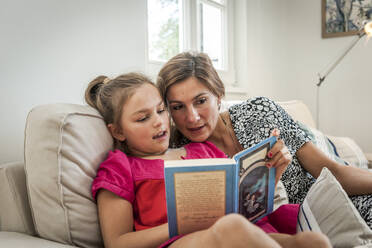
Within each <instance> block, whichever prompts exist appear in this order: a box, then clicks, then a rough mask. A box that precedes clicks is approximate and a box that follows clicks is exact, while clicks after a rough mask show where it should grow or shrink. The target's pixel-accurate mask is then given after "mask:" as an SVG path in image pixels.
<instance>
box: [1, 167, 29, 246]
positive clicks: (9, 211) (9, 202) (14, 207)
mask: <svg viewBox="0 0 372 248" xmlns="http://www.w3.org/2000/svg"><path fill="white" fill-rule="evenodd" d="M0 199H1V200H0V209H1V211H0V231H8V232H21V233H26V234H30V235H33V234H35V227H34V224H33V221H32V217H31V209H30V204H29V201H28V196H27V188H26V176H25V170H24V166H23V163H22V162H16V163H7V164H2V165H0ZM9 247H10V246H9Z"/></svg>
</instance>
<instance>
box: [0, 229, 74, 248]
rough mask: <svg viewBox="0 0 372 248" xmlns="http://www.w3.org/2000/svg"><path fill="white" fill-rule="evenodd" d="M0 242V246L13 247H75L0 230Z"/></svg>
mask: <svg viewBox="0 0 372 248" xmlns="http://www.w3.org/2000/svg"><path fill="white" fill-rule="evenodd" d="M0 243H1V247H13V248H21V247H27V248H75V247H76V246H70V245H65V244H60V243H57V242H54V241H50V240H46V239H41V238H38V237H34V236H31V235H27V234H23V233H17V232H0Z"/></svg>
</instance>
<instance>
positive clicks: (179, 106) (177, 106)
mask: <svg viewBox="0 0 372 248" xmlns="http://www.w3.org/2000/svg"><path fill="white" fill-rule="evenodd" d="M181 108H182V105H181V104H179V105H173V106H172V110H180V109H181Z"/></svg>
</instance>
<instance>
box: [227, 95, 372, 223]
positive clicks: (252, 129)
mask: <svg viewBox="0 0 372 248" xmlns="http://www.w3.org/2000/svg"><path fill="white" fill-rule="evenodd" d="M229 114H230V119H231V122H232V125H233V128H234V131H235V134H236V137H237V139H238V141H239V143H240V144H241V145H242V147H244V148H248V147H251V146H253V145H255V144H258V143H259V142H260V141H262V140H263V139H265V138H267V137H269V136H270V134H271V131H272V130H273V129H274V128H278V129H279V130H280V138H281V139H282V140H283V141H284V143H285V145H286V146H287V147H288V150H289V152H290V153H291V155H292V162H291V163H290V164H289V166H288V167H287V169H286V171H285V172H284V173H283V175H282V181H283V184H284V186H285V188H286V191H287V194H288V198H289V203H299V204H301V203H302V202H303V201H304V199H305V196H306V194H307V192H308V191H309V189H310V187H311V185H312V184H313V183H314V182H315V178H314V177H313V176H312V175H310V173H308V172H307V171H306V170H305V169H304V168H303V167H302V166H301V164H300V163H299V161H298V158H297V156H296V152H297V150H298V149H299V148H300V147H301V146H302V145H304V144H305V143H306V142H308V141H310V138H309V136H307V134H306V133H305V132H304V131H303V130H302V129H301V128H300V127H299V126H298V124H297V123H296V122H295V121H294V120H293V119H292V118H291V117H290V116H289V115H288V114H287V112H285V110H284V109H283V108H282V107H280V106H279V105H278V104H276V103H275V102H273V101H272V100H270V99H268V98H264V97H257V98H253V99H249V100H248V101H246V102H243V103H241V104H237V105H234V106H231V107H230V108H229ZM350 199H351V200H352V202H353V204H354V205H355V207H356V208H357V209H358V211H359V213H360V215H361V216H362V218H363V219H364V220H365V221H366V223H367V224H368V226H369V227H370V228H371V229H372V194H371V195H361V196H352V197H350Z"/></svg>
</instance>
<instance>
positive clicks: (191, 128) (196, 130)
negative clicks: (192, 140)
mask: <svg viewBox="0 0 372 248" xmlns="http://www.w3.org/2000/svg"><path fill="white" fill-rule="evenodd" d="M203 127H205V125H203V126H200V127H189V128H187V130H189V131H190V132H193V133H195V132H198V131H200V130H201V129H202V128H203Z"/></svg>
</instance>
